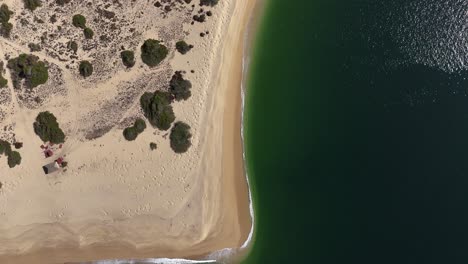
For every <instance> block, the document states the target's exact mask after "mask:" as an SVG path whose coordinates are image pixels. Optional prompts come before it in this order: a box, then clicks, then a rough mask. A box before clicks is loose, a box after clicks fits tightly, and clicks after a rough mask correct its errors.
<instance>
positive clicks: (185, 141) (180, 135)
mask: <svg viewBox="0 0 468 264" xmlns="http://www.w3.org/2000/svg"><path fill="white" fill-rule="evenodd" d="M169 138H170V140H171V148H172V150H174V152H175V153H184V152H186V151H187V150H188V149H189V148H190V146H191V145H192V142H191V141H190V140H191V138H192V134H191V133H190V126H189V125H187V124H186V123H184V122H177V123H175V125H174V127H173V128H172V129H171V135H170V136H169Z"/></svg>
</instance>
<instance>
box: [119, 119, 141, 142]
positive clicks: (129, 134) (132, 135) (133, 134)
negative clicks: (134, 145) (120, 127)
mask: <svg viewBox="0 0 468 264" xmlns="http://www.w3.org/2000/svg"><path fill="white" fill-rule="evenodd" d="M145 129H146V123H145V121H144V120H143V119H141V118H137V119H136V120H135V123H134V124H133V126H131V127H127V128H126V129H124V131H123V135H124V137H125V139H126V140H128V141H133V140H135V139H136V138H137V137H138V135H139V134H141V133H142V132H143V131H145Z"/></svg>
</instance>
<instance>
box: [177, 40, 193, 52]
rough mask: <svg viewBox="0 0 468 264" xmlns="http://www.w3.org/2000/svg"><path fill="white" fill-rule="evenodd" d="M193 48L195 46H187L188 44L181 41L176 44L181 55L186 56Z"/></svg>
mask: <svg viewBox="0 0 468 264" xmlns="http://www.w3.org/2000/svg"><path fill="white" fill-rule="evenodd" d="M192 48H193V45H189V44H187V42H185V41H183V40H181V41H178V42H177V43H176V49H177V51H178V52H180V53H181V54H186V53H187V52H189V51H190V50H191V49H192Z"/></svg>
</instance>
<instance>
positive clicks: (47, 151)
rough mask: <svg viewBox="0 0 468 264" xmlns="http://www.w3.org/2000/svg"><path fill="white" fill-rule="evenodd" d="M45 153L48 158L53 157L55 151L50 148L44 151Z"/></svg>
mask: <svg viewBox="0 0 468 264" xmlns="http://www.w3.org/2000/svg"><path fill="white" fill-rule="evenodd" d="M44 154H45V156H46V158H48V157H52V156H53V155H54V152H53V151H52V150H50V149H48V150H46V151H44Z"/></svg>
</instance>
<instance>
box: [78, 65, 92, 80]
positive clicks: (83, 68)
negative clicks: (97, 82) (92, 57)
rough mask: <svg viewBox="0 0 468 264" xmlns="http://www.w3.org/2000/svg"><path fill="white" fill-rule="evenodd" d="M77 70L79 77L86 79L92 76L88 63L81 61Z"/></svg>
mask: <svg viewBox="0 0 468 264" xmlns="http://www.w3.org/2000/svg"><path fill="white" fill-rule="evenodd" d="M78 70H79V71H80V74H81V76H83V77H85V78H86V77H89V76H91V74H93V65H92V64H91V63H90V62H89V61H81V62H80V66H79V67H78Z"/></svg>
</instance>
